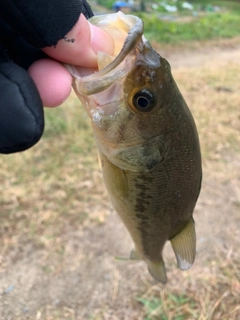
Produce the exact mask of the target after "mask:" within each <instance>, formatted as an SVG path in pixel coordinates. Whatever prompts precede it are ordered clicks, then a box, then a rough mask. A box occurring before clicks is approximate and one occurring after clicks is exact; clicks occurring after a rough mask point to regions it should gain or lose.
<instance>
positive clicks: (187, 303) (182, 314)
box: [137, 293, 196, 320]
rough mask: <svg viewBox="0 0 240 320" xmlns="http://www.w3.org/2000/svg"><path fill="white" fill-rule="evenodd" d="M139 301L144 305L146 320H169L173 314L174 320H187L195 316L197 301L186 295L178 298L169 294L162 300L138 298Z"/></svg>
mask: <svg viewBox="0 0 240 320" xmlns="http://www.w3.org/2000/svg"><path fill="white" fill-rule="evenodd" d="M137 301H139V302H140V303H141V304H143V305H144V309H145V317H144V320H160V319H161V320H169V315H170V314H171V313H173V314H174V316H173V317H172V318H171V319H172V320H185V319H189V317H190V316H192V317H193V316H194V309H195V301H194V300H192V299H191V298H189V297H187V296H186V295H184V294H180V295H179V296H177V295H174V294H171V293H168V294H166V295H164V296H162V297H161V298H157V297H154V298H150V299H149V298H138V299H137ZM186 307H187V308H186ZM189 310H191V312H189ZM193 319H196V318H195V317H194V318H193Z"/></svg>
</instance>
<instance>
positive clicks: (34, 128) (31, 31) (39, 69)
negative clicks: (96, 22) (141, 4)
mask: <svg viewBox="0 0 240 320" xmlns="http://www.w3.org/2000/svg"><path fill="white" fill-rule="evenodd" d="M81 13H83V15H84V16H85V17H86V18H89V17H91V16H92V15H93V13H92V11H91V9H90V7H89V5H88V4H87V2H86V0H38V1H32V0H0V153H5V154H7V153H13V152H18V151H23V150H25V149H27V148H30V147H31V146H33V145H34V144H35V143H36V142H38V141H39V139H40V138H41V136H42V133H43V129H44V113H43V104H44V105H45V104H48V103H49V105H50V106H51V105H52V106H54V105H57V104H60V102H61V101H60V100H61V99H62V100H63V99H64V98H66V96H67V93H64V90H63V91H62V90H61V86H60V87H59V86H58V87H57V89H56V86H57V84H56V85H55V82H54V83H52V80H51V82H50V85H51V88H49V83H48V82H49V81H50V80H49V79H50V78H51V77H52V78H53V79H55V78H56V79H58V77H54V76H55V75H56V74H60V75H62V79H63V80H61V79H60V80H59V81H58V83H59V82H60V81H62V82H63V83H64V79H65V80H66V79H67V80H66V81H67V85H68V87H69V89H68V91H69V92H70V86H71V77H70V75H69V74H68V75H66V73H67V71H66V69H64V68H63V67H62V65H61V64H60V63H58V62H57V61H54V60H50V59H49V58H48V59H46V58H47V57H48V56H51V57H52V58H54V59H55V60H58V61H61V62H67V63H72V64H76V65H81V66H84V65H86V66H88V67H89V66H92V67H94V63H95V61H94V59H95V55H96V52H97V51H98V50H101V49H102V48H104V41H102V38H101V37H99V39H96V37H95V40H93V39H92V38H93V37H92V31H91V30H92V27H89V26H88V25H89V24H88V22H87V21H86V19H85V18H84V17H83V16H82V15H81V16H80V14H81ZM79 17H80V19H79ZM78 28H80V29H81V30H82V35H81V37H80V40H79V39H78V37H79V34H80V32H79V30H78ZM83 28H86V30H83ZM74 29H75V30H74ZM76 29H77V30H76ZM97 29H98V28H97ZM81 30H80V31H81ZM101 32H102V31H101ZM85 35H89V36H85ZM104 37H105V35H104ZM82 38H83V41H82V40H81V39H82ZM60 39H63V40H60ZM59 40H60V41H59ZM81 41H82V43H83V45H82V46H83V47H88V46H89V47H90V44H91V41H93V42H95V43H94V44H93V45H92V44H91V45H92V48H91V50H89V51H88V52H85V54H82V53H81ZM97 42H98V43H97ZM101 42H103V43H101ZM107 42H108V41H107ZM86 43H87V44H86ZM110 47H111V45H110ZM40 48H41V50H40ZM84 50H85V48H84ZM111 50H112V49H111V48H110V49H106V51H111ZM44 51H45V52H44ZM79 52H80V53H79ZM81 57H83V59H81ZM43 58H45V59H43ZM39 59H40V60H39ZM42 59H43V60H42ZM95 60H96V59H95ZM29 67H30V68H29ZM28 68H29V73H30V75H31V76H32V78H33V79H34V81H33V80H32V78H31V77H30V76H29V73H28V72H27V70H28ZM56 70H57V71H56ZM47 71H48V73H47ZM66 81H65V82H66ZM56 83H57V81H56ZM60 84H61V83H60ZM67 85H62V87H64V88H65V89H66V88H67ZM64 88H63V89H64ZM65 91H66V90H65ZM58 92H59V95H60V97H61V93H62V92H63V93H62V98H61V99H60V100H59V99H58V97H57V93H58ZM54 99H55V100H54ZM53 101H54V102H53Z"/></svg>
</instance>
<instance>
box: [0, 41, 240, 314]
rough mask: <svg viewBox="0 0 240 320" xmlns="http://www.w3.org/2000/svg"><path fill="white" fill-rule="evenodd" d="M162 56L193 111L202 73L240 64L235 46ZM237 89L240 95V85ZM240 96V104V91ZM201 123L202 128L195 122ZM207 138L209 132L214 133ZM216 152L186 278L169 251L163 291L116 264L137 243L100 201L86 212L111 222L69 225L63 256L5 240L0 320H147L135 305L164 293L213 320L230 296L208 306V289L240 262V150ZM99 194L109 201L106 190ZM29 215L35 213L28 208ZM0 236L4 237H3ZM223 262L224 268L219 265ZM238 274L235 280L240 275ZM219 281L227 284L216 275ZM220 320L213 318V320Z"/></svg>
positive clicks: (136, 268)
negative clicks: (183, 297) (189, 301)
mask: <svg viewBox="0 0 240 320" xmlns="http://www.w3.org/2000/svg"><path fill="white" fill-rule="evenodd" d="M158 49H159V50H158V51H159V52H160V54H161V55H162V56H164V57H166V58H167V60H168V61H169V62H170V64H171V66H172V70H173V74H174V75H175V76H176V79H177V82H178V83H179V86H180V88H181V91H182V92H183V95H184V96H186V100H187V102H188V104H189V107H190V109H191V101H192V99H193V95H194V97H195V98H196V100H197V97H198V96H199V95H200V94H202V93H201V92H202V90H203V88H202V87H201V86H200V85H199V86H198V81H197V80H196V79H198V76H199V73H201V72H203V71H204V70H206V69H211V68H212V67H213V65H214V67H215V68H219V69H222V68H225V66H227V65H233V66H234V64H235V63H236V64H239V61H240V46H239V45H238V44H237V43H236V42H231V41H226V42H221V43H218V42H217V41H216V42H211V43H206V44H205V45H201V46H197V47H192V48H187V49H186V48H184V47H181V48H166V47H164V48H161V47H159V48H158ZM186 75H188V76H189V82H192V83H193V85H194V84H195V89H194V88H193V89H194V90H195V91H194V90H193V91H192V92H191V91H186V89H184V88H183V87H182V83H183V82H182V77H185V76H186ZM195 80H196V82H195ZM239 80H240V78H239V75H238V78H237V79H236V81H238V83H239V82H240V81H239ZM236 88H238V90H239V89H240V87H239V84H238V87H236ZM231 89H232V88H229V87H228V86H227V85H225V84H224V83H223V84H221V86H218V88H217V90H219V95H228V96H227V99H231V94H232V93H231ZM234 90H235V89H234ZM235 93H236V92H235ZM238 95H239V96H240V90H239V91H238ZM195 98H194V99H195ZM204 98H205V99H211V97H208V98H207V97H201V99H199V103H204ZM239 101H240V99H239ZM194 115H195V113H194ZM236 115H237V116H238V119H237V120H236V121H238V122H239V121H240V120H239V117H240V109H239V112H238V114H237V113H236V114H235V116H236ZM214 116H215V115H214V114H213V117H214ZM234 119H235V118H234ZM216 121H217V119H216ZM234 121H235V120H234ZM196 122H197V124H198V121H197V120H196ZM199 123H200V120H199ZM208 130H209V131H211V127H209V128H208ZM203 135H204V132H202V133H201V135H200V139H201V138H204V137H203ZM219 146H220V147H219V149H218V153H215V155H214V157H215V158H214V157H212V158H211V157H208V156H206V159H205V158H204V157H205V151H204V150H203V151H204V152H203V170H204V179H203V186H202V192H201V195H200V198H199V200H198V203H197V206H196V209H195V213H194V217H195V221H196V230H197V257H196V261H195V264H194V266H193V267H192V268H191V269H190V270H189V271H185V272H182V271H180V270H179V269H178V268H177V267H176V262H175V259H174V256H173V253H172V250H171V248H170V245H169V244H167V246H166V249H165V251H164V260H165V263H166V267H167V272H168V283H167V285H166V286H163V285H161V284H158V283H156V282H155V281H154V280H152V279H151V277H150V276H149V274H148V272H147V268H146V265H145V264H144V263H143V262H133V261H122V260H116V259H114V257H116V256H118V257H128V255H129V251H130V250H131V249H132V242H131V239H130V237H129V235H128V233H127V231H126V230H125V228H124V226H123V225H122V223H121V222H120V221H119V218H118V217H117V215H116V214H115V212H114V211H113V210H112V208H111V206H110V204H106V202H104V205H103V206H102V205H101V201H100V202H99V203H98V204H96V206H95V207H93V208H88V210H91V211H94V212H96V214H98V212H99V214H101V212H102V211H105V214H106V213H107V214H106V218H104V219H103V221H102V222H101V223H98V224H89V225H86V226H84V225H83V226H80V225H78V224H77V223H76V224H75V225H74V227H73V228H72V227H71V224H69V225H68V224H66V225H65V227H64V228H63V229H62V230H61V235H60V236H59V237H58V240H57V241H59V244H60V245H61V246H62V247H63V248H64V250H63V252H58V254H56V253H55V252H54V250H53V249H52V248H49V247H44V246H43V245H41V244H39V245H36V244H35V243H34V245H33V243H31V242H29V241H25V239H24V238H21V237H20V238H19V237H18V236H17V235H16V234H14V232H12V234H11V238H10V239H8V240H7V241H10V242H11V243H12V246H11V250H5V249H4V247H2V250H1V251H0V252H1V255H0V318H1V319H2V320H17V319H48V320H50V319H69V320H71V319H76V320H81V319H89V320H90V319H92V320H93V319H104V320H107V319H111V320H129V319H131V320H137V319H145V318H144V311H143V307H142V305H141V304H140V303H139V302H138V301H137V299H136V298H137V297H140V296H147V295H151V293H152V292H158V291H159V292H166V290H167V291H168V292H175V293H176V294H177V293H179V294H180V293H181V292H186V291H187V292H188V294H189V295H191V296H192V297H193V298H194V299H196V300H197V301H198V302H199V303H200V304H201V301H202V305H201V308H200V309H201V310H202V313H203V314H205V318H204V317H203V316H202V318H201V316H200V315H199V316H196V317H193V316H192V317H190V316H189V317H187V318H186V319H213V318H214V317H213V314H211V312H212V311H209V312H208V309H209V308H210V309H211V310H213V309H214V308H216V307H217V306H218V305H219V304H220V303H221V301H222V300H224V299H225V297H226V296H227V295H228V296H229V295H230V291H229V290H227V291H224V293H223V295H222V296H220V297H217V298H216V299H215V300H211V301H208V300H207V294H209V295H210V293H211V288H216V286H217V285H218V284H217V282H216V277H213V276H212V275H213V274H214V275H215V276H216V273H218V272H220V271H219V270H220V269H221V268H222V267H224V263H226V264H227V263H228V262H229V261H235V262H236V261H238V262H239V257H240V251H239V248H240V240H239V239H240V212H239V210H240V153H239V146H238V147H236V149H234V150H232V151H231V148H229V149H228V150H230V151H229V152H227V153H226V152H224V150H225V149H224V147H223V148H222V149H221V144H219ZM206 153H207V151H206ZM219 157H220V158H221V161H220V162H219V161H218V160H219ZM5 159H6V158H5ZM2 179H4V177H3V175H2V177H1V180H2ZM99 179H100V178H99ZM9 185H11V182H9ZM101 188H102V190H103V193H104V192H105V191H104V187H103V186H102V187H101ZM104 197H106V194H104ZM36 201H37V199H36ZM51 201H54V200H53V199H52V200H51ZM55 201H57V199H56V200H55ZM28 210H29V211H30V212H31V207H30V208H28ZM19 219H20V218H19ZM2 234H3V235H4V232H3V233H2ZM3 243H4V242H3ZM6 246H7V244H6ZM46 248H47V249H46ZM218 261H221V265H219V263H218ZM232 266H233V268H234V267H235V266H236V264H235V263H233V264H232ZM238 266H239V263H238ZM236 272H237V273H238V272H239V269H238V270H237V271H236ZM238 276H239V273H238ZM219 277H220V278H221V277H222V278H224V277H227V276H226V275H224V273H221V274H220V273H219ZM220 278H219V279H220ZM212 279H214V280H212ZM220 280H221V281H220ZM220 280H219V283H220V284H222V285H223V286H224V285H225V284H224V281H225V280H224V279H220ZM201 281H207V282H209V291H208V290H207V289H206V287H204V289H203V287H202V286H201V285H200V286H199V282H201ZM211 281H213V282H214V281H215V282H214V283H212V282H211ZM227 281H229V280H227ZM231 286H234V290H235V291H234V294H235V295H236V297H240V282H239V278H238V281H237V280H236V279H235V282H234V283H232V284H231ZM225 292H227V293H225ZM236 299H238V298H236ZM239 299H240V298H239ZM207 301H208V302H207ZM236 301H237V300H236ZM234 303H235V305H234V307H235V309H236V313H235V317H232V319H240V313H237V312H238V311H239V308H238V307H239V305H238V303H237V302H234ZM239 303H240V300H239ZM204 312H205V313H204ZM220 318H221V317H219V318H218V317H217V316H216V315H215V318H214V319H220ZM149 319H151V318H149ZM153 319H155V318H153ZM157 319H161V317H159V318H157ZM162 319H166V318H162ZM169 319H171V317H170V316H169ZM172 319H174V317H173V318H172ZM179 319H180V318H179ZM221 319H223V318H221ZM229 319H231V317H229Z"/></svg>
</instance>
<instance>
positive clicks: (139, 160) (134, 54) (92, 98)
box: [69, 13, 202, 283]
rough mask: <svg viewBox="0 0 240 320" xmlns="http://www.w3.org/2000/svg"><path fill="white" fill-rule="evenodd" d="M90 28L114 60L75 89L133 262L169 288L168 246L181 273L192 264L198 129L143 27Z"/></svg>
mask: <svg viewBox="0 0 240 320" xmlns="http://www.w3.org/2000/svg"><path fill="white" fill-rule="evenodd" d="M91 22H92V23H93V24H95V25H97V26H98V27H100V28H103V29H105V30H106V31H107V32H109V33H110V34H111V35H112V36H113V38H114V40H115V42H116V50H115V56H114V57H110V56H108V55H106V54H104V53H99V57H98V60H99V70H98V71H96V72H95V73H93V74H90V75H88V76H81V69H77V68H74V67H69V68H70V70H71V72H72V74H73V76H74V79H75V81H74V88H75V91H76V93H77V95H78V97H79V99H80V100H81V102H82V104H83V106H84V107H85V109H86V110H87V112H88V114H89V116H90V118H91V123H92V128H93V132H94V137H95V140H96V144H97V147H98V152H99V162H100V166H101V169H102V173H103V179H104V183H105V185H106V188H107V190H108V194H109V197H110V200H111V202H112V205H113V207H114V208H115V210H116V212H117V213H118V214H119V216H120V217H121V219H122V221H123V223H124V224H125V226H126V228H127V229H128V231H129V232H130V235H131V237H132V240H133V242H134V244H135V250H134V251H132V252H131V255H130V256H131V258H132V259H138V258H139V259H143V260H144V261H145V262H146V263H147V266H148V269H149V272H150V274H151V275H152V276H153V277H154V278H155V279H157V280H159V281H161V282H162V283H166V281H167V277H166V271H165V266H164V262H163V258H162V251H163V247H164V245H165V243H166V241H168V240H170V241H171V245H172V248H173V250H174V253H175V255H176V259H177V263H178V266H179V267H180V269H182V270H186V269H188V268H190V267H191V265H192V264H193V262H194V258H195V251H196V235H195V227H194V220H193V217H192V214H193V210H194V207H195V204H196V201H197V198H198V196H199V192H200V188H201V177H202V170H201V154H200V146H199V140H198V134H197V129H196V126H195V123H194V120H193V117H192V115H191V113H190V111H189V109H188V107H187V105H186V102H185V101H184V99H183V97H182V95H181V93H180V91H179V89H178V87H177V85H176V83H175V81H174V79H173V77H172V74H171V68H170V65H169V63H168V62H167V60H166V59H164V58H162V57H161V56H160V55H159V54H157V53H156V52H155V51H154V50H153V48H152V47H151V45H150V44H149V42H148V41H147V40H146V39H145V37H144V36H143V23H142V21H141V20H140V19H139V18H137V17H135V16H125V15H124V14H122V13H117V14H109V15H103V16H96V17H93V18H91ZM123 42H124V43H123ZM122 43H123V44H122ZM119 51H120V52H119Z"/></svg>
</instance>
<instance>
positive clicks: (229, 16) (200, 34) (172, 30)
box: [138, 12, 240, 44]
mask: <svg viewBox="0 0 240 320" xmlns="http://www.w3.org/2000/svg"><path fill="white" fill-rule="evenodd" d="M138 16H139V17H140V18H142V19H143V21H144V26H145V27H144V28H145V31H144V34H145V36H146V38H148V39H149V40H154V41H156V42H161V43H171V44H179V43H181V42H185V41H193V40H194V41H195V40H198V41H199V40H208V39H216V38H232V37H235V36H239V34H240V15H239V14H237V13H230V12H225V13H209V14H206V15H205V16H203V17H197V18H193V20H192V21H190V22H178V21H162V20H160V19H159V18H158V17H157V15H148V14H143V13H139V14H138Z"/></svg>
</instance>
